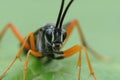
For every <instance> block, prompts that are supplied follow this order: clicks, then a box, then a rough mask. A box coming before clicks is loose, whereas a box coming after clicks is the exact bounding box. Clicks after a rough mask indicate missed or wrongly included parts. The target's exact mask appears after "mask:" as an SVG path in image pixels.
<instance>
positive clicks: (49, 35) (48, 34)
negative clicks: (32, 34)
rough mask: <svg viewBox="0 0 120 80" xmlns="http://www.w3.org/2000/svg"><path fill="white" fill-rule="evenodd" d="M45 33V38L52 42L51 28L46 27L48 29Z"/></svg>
mask: <svg viewBox="0 0 120 80" xmlns="http://www.w3.org/2000/svg"><path fill="white" fill-rule="evenodd" d="M45 35H46V38H47V40H48V41H49V42H52V37H53V36H52V35H53V32H52V30H50V29H48V30H47V31H46V33H45Z"/></svg>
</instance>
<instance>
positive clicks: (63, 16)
mask: <svg viewBox="0 0 120 80" xmlns="http://www.w3.org/2000/svg"><path fill="white" fill-rule="evenodd" d="M73 1H74V0H71V1H70V2H69V3H68V5H67V7H66V9H65V11H64V13H63V15H62V18H61V21H60V29H61V27H62V23H63V20H64V18H65V15H66V13H67V11H68V9H69V7H70V5H71V4H72V2H73Z"/></svg>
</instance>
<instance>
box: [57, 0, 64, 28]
mask: <svg viewBox="0 0 120 80" xmlns="http://www.w3.org/2000/svg"><path fill="white" fill-rule="evenodd" d="M63 7H64V0H62V2H61V8H60V11H59V15H58V18H57V22H56V28H59V26H58V25H59V22H60V18H61V15H62V12H63Z"/></svg>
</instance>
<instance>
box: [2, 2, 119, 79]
mask: <svg viewBox="0 0 120 80" xmlns="http://www.w3.org/2000/svg"><path fill="white" fill-rule="evenodd" d="M68 1H70V0H66V3H67V2H68ZM60 3H61V0H0V31H1V30H2V28H3V27H4V26H5V25H6V24H7V23H9V22H13V23H14V24H15V25H16V26H17V28H18V29H19V31H20V32H21V34H22V35H23V36H24V37H25V35H27V34H28V33H30V32H34V31H35V30H37V29H38V28H39V27H40V26H43V25H44V24H46V23H51V22H56V18H57V14H58V11H59V7H60ZM75 18H76V19H78V20H79V21H80V23H81V26H82V30H83V33H84V34H85V38H86V40H87V42H88V43H89V45H91V46H92V47H93V48H94V49H95V50H96V51H97V52H99V53H100V54H101V55H105V56H107V57H109V58H110V61H108V62H102V61H100V60H98V59H96V58H95V57H94V56H92V55H91V54H89V55H90V59H91V62H92V65H93V67H94V69H95V75H96V77H97V80H114V79H115V80H120V76H119V75H120V42H119V41H120V36H119V35H120V1H119V0H74V3H73V4H72V6H71V8H70V9H69V12H68V13H67V16H66V18H65V21H64V23H65V22H68V21H70V20H72V19H75ZM79 43H80V40H79V38H78V33H77V30H76V29H75V30H74V31H73V34H72V35H71V37H70V40H69V41H68V43H67V44H66V45H65V48H64V49H67V48H69V47H72V46H73V45H75V44H79ZM18 50H19V42H18V40H17V39H16V38H15V37H14V35H13V34H12V32H11V31H10V30H9V31H8V32H7V33H6V35H5V37H4V38H3V39H2V42H1V43H0V73H2V72H3V71H4V69H5V68H6V67H7V66H8V64H9V63H10V62H11V60H12V59H13V58H14V57H15V55H16V53H17V51H18ZM77 56H78V55H77V54H76V55H75V56H72V57H71V58H68V59H64V60H59V61H53V62H52V63H50V64H47V65H42V64H41V62H40V61H39V60H38V59H34V58H30V61H29V62H30V64H29V69H28V75H27V79H28V80H77V68H76V65H77ZM22 59H23V61H22V62H20V61H19V60H17V61H16V63H15V65H14V66H13V67H12V69H11V70H10V71H9V72H8V74H7V75H6V76H5V78H4V79H3V80H21V78H22V70H23V65H24V57H23V58H22ZM88 76H89V71H88V66H87V62H86V59H85V55H83V61H82V74H81V80H87V79H88ZM89 80H93V78H90V79H89Z"/></svg>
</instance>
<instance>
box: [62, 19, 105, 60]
mask: <svg viewBox="0 0 120 80" xmlns="http://www.w3.org/2000/svg"><path fill="white" fill-rule="evenodd" d="M75 27H76V28H77V30H78V33H79V35H80V39H81V41H82V44H83V46H85V47H86V48H87V49H88V50H89V51H90V52H91V53H92V54H93V55H94V56H95V57H96V58H98V59H100V60H107V58H106V57H104V56H102V55H99V54H98V53H97V52H96V51H95V50H93V49H92V48H91V47H90V46H89V45H88V44H87V42H86V40H85V37H84V35H83V32H82V29H81V26H80V24H79V22H78V20H73V21H71V22H70V23H69V24H68V25H67V26H65V28H66V29H67V38H66V40H65V42H64V44H65V43H66V42H67V41H68V38H69V37H70V34H71V33H72V31H73V29H74V28H75Z"/></svg>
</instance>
